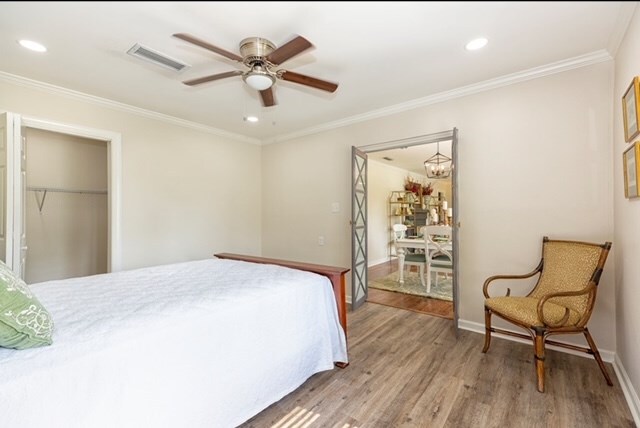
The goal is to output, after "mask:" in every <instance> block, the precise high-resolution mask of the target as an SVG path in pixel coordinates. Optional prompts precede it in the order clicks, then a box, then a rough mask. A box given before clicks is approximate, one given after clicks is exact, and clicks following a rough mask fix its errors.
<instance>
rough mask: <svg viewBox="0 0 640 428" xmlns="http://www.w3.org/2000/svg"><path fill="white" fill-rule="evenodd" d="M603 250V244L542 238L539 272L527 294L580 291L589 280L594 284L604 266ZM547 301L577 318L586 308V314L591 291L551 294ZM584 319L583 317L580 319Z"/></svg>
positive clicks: (590, 307) (538, 295)
mask: <svg viewBox="0 0 640 428" xmlns="http://www.w3.org/2000/svg"><path fill="white" fill-rule="evenodd" d="M604 251H605V247H604V246H603V245H600V244H591V243H588V242H574V241H557V240H548V239H547V240H545V241H544V242H543V246H542V272H541V274H540V277H539V279H538V283H537V284H536V286H535V288H534V289H533V290H531V293H529V297H534V298H537V299H540V298H542V297H544V296H546V295H549V294H552V293H560V292H571V291H580V290H583V289H584V288H585V287H587V285H589V282H590V281H592V280H593V281H594V283H595V285H598V282H599V280H600V274H601V272H602V268H603V265H604V260H601V259H602V256H603V252H604ZM605 257H606V254H605ZM605 260H606V259H605ZM549 301H550V302H552V303H556V304H559V305H562V306H564V307H567V308H569V309H571V310H574V311H576V312H577V313H578V314H580V317H581V318H583V317H584V315H585V313H586V312H587V311H588V312H589V313H588V314H587V315H590V312H591V310H592V307H593V297H592V296H591V294H582V295H580V296H569V297H554V298H552V299H551V300H549ZM587 319H588V318H587ZM587 319H583V322H586V321H587Z"/></svg>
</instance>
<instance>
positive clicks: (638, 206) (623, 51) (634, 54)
mask: <svg viewBox="0 0 640 428" xmlns="http://www.w3.org/2000/svg"><path fill="white" fill-rule="evenodd" d="M639 51H640V11H639V10H638V9H636V13H635V15H634V16H633V19H632V21H631V23H630V25H629V28H628V30H627V33H626V35H625V38H624V40H623V42H622V44H621V46H620V48H619V50H618V53H617V55H616V58H615V70H616V71H615V87H614V90H613V112H614V114H613V182H614V193H613V196H614V198H613V200H614V204H615V239H614V243H613V247H614V248H615V249H616V251H615V262H616V263H615V264H616V334H617V344H618V348H617V356H618V358H619V359H620V361H621V362H622V365H623V366H624V368H625V370H626V372H627V374H628V376H629V379H630V380H631V383H632V384H633V388H634V389H635V391H640V339H639V338H640V331H639V330H638V328H639V327H640V309H639V308H640V246H639V245H638V243H640V198H637V199H625V197H624V184H623V171H622V153H623V152H624V151H625V150H626V149H627V148H629V147H630V144H629V143H625V141H624V126H623V119H622V101H621V100H622V95H623V94H624V92H625V91H626V90H627V87H628V86H629V84H630V83H631V80H632V79H633V77H634V76H637V75H640V57H639V56H638V52H639ZM636 139H638V137H636ZM636 394H637V392H636ZM635 400H636V406H638V405H639V403H638V396H637V395H636V397H635ZM639 410H640V409H636V412H638V411H639Z"/></svg>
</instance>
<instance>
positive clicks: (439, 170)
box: [424, 141, 453, 178]
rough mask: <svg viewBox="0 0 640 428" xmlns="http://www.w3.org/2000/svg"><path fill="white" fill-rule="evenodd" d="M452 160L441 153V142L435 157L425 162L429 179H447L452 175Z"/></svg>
mask: <svg viewBox="0 0 640 428" xmlns="http://www.w3.org/2000/svg"><path fill="white" fill-rule="evenodd" d="M452 165H453V164H452V162H451V158H450V157H448V156H445V155H443V154H442V153H440V141H438V151H437V152H436V154H435V155H433V156H431V157H430V158H429V159H427V160H426V161H424V169H425V170H426V172H427V177H429V178H447V177H449V176H450V175H451V168H452Z"/></svg>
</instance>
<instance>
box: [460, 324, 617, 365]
mask: <svg viewBox="0 0 640 428" xmlns="http://www.w3.org/2000/svg"><path fill="white" fill-rule="evenodd" d="M458 327H459V328H461V329H463V330H469V331H473V332H475V333H480V334H484V324H480V323H478V322H473V321H467V320H463V319H459V320H458ZM505 330H509V329H505ZM509 331H514V332H516V333H522V331H521V330H520V331H519V330H509ZM494 335H495V336H496V337H500V338H501V339H507V340H512V341H514V342H519V343H526V344H529V345H532V344H533V342H532V341H531V340H526V339H521V338H519V337H513V336H507V335H504V334H500V333H492V334H491V336H494ZM554 340H555V339H554ZM558 342H561V341H560V340H558ZM572 345H573V344H572ZM546 347H547V348H548V349H553V350H554V351H560V352H564V353H566V354H572V355H578V356H579V357H586V358H592V357H591V355H589V354H585V353H584V352H580V351H574V350H572V349H567V348H562V347H559V346H553V345H547V346H546ZM599 351H600V356H601V357H602V360H603V361H606V362H607V363H613V362H614V359H615V356H616V354H615V352H613V351H607V350H606V349H599Z"/></svg>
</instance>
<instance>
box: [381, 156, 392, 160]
mask: <svg viewBox="0 0 640 428" xmlns="http://www.w3.org/2000/svg"><path fill="white" fill-rule="evenodd" d="M382 159H384V160H387V161H392V160H393V159H391V158H390V157H389V156H384V157H383V158H382Z"/></svg>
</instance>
